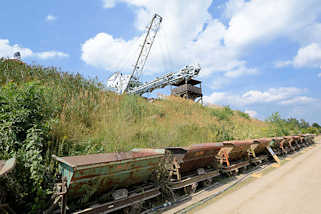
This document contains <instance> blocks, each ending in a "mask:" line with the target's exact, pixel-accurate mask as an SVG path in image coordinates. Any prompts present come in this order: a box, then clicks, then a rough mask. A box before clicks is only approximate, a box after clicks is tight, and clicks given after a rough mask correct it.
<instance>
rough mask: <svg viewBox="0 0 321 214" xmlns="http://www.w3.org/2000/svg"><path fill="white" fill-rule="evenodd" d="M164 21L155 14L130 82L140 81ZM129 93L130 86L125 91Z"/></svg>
mask: <svg viewBox="0 0 321 214" xmlns="http://www.w3.org/2000/svg"><path fill="white" fill-rule="evenodd" d="M162 19H163V18H162V17H161V16H160V15H158V14H155V15H154V16H153V18H152V21H151V23H150V25H149V27H148V30H147V34H146V37H145V40H144V43H143V45H142V49H141V50H140V52H139V56H138V58H137V61H136V64H135V66H134V69H133V72H132V74H131V76H130V79H129V81H131V80H132V79H135V80H140V78H141V75H142V72H143V69H144V66H145V64H146V60H147V58H148V55H149V53H150V49H151V48H152V45H153V43H154V40H155V37H156V34H157V32H158V30H159V27H160V24H161V22H162ZM127 91H128V85H127V87H126V89H125V90H124V92H127Z"/></svg>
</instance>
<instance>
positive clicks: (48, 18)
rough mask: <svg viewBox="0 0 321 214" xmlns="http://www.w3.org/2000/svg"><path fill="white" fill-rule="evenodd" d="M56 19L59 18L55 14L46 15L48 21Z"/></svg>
mask: <svg viewBox="0 0 321 214" xmlns="http://www.w3.org/2000/svg"><path fill="white" fill-rule="evenodd" d="M56 19H57V17H56V16H54V15H50V14H49V15H48V16H46V21H48V22H51V21H55V20H56Z"/></svg>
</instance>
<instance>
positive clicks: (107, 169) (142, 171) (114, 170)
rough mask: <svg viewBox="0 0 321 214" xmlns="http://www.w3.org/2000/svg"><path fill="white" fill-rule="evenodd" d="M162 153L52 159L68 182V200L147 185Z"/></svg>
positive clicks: (114, 154) (142, 152)
mask: <svg viewBox="0 0 321 214" xmlns="http://www.w3.org/2000/svg"><path fill="white" fill-rule="evenodd" d="M162 151H164V150H153V151H152V150H141V151H130V152H122V153H107V154H97V155H82V156H72V157H60V158H59V157H54V158H55V159H56V160H57V161H58V162H59V169H60V172H61V174H62V176H63V177H66V178H67V187H68V197H69V198H73V197H78V196H80V195H81V194H86V193H88V192H91V193H104V192H106V191H108V190H111V189H117V188H121V187H127V186H130V185H136V184H140V183H143V182H147V181H148V180H149V179H150V178H151V175H152V173H153V172H154V171H155V169H156V168H157V167H158V165H159V163H160V162H161V159H162V158H163V155H164V154H163V152H162Z"/></svg>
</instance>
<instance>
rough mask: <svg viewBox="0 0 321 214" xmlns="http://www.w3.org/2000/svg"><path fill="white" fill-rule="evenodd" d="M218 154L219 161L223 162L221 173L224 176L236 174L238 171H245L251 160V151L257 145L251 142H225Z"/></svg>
mask: <svg viewBox="0 0 321 214" xmlns="http://www.w3.org/2000/svg"><path fill="white" fill-rule="evenodd" d="M223 145H224V148H223V149H222V152H221V153H220V161H221V162H223V165H222V168H221V171H222V173H224V174H227V175H232V174H233V173H234V174H236V173H238V171H239V170H240V169H246V168H247V167H248V166H249V165H250V159H251V158H253V157H254V156H253V150H254V148H255V147H256V146H257V144H253V140H243V141H225V142H223Z"/></svg>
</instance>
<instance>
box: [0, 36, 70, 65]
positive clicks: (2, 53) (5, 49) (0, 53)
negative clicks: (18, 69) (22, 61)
mask: <svg viewBox="0 0 321 214" xmlns="http://www.w3.org/2000/svg"><path fill="white" fill-rule="evenodd" d="M15 52H20V54H21V57H22V58H29V57H33V58H38V59H42V60H45V59H52V58H66V57H68V56H69V55H68V54H66V53H64V52H60V51H44V52H33V51H32V50H31V49H29V48H24V47H21V46H20V45H18V44H14V45H10V42H9V40H7V39H0V57H9V58H11V57H13V55H14V53H15Z"/></svg>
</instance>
